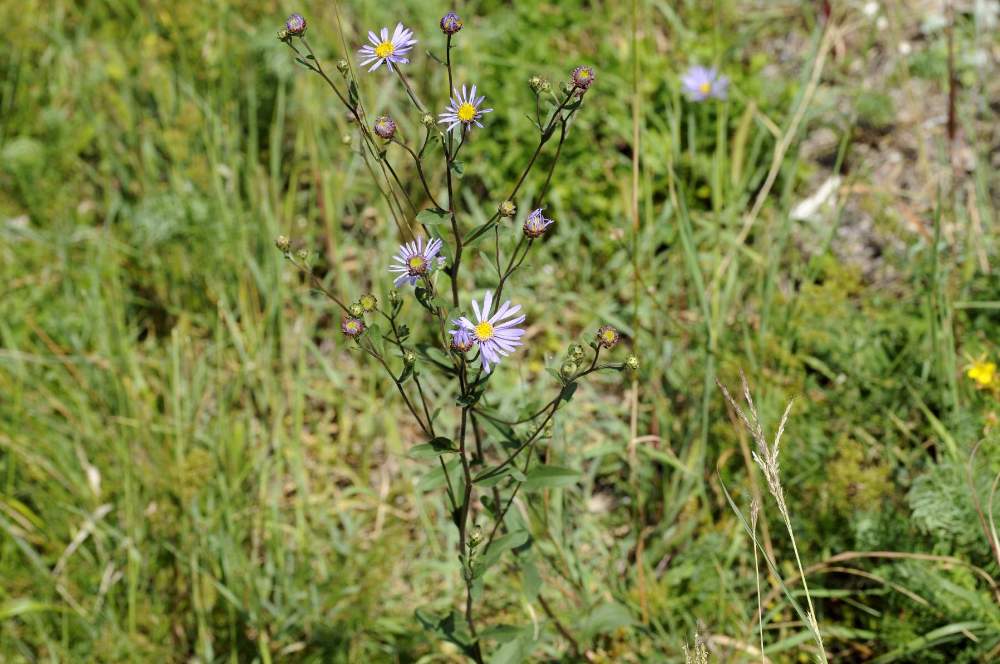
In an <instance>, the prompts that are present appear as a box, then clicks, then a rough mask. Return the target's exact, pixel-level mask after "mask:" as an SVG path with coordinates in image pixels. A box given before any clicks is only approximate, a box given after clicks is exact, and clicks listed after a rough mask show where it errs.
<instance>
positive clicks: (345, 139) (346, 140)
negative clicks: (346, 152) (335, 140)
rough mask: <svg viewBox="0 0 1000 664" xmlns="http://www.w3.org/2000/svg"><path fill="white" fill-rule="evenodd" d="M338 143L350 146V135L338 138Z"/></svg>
mask: <svg viewBox="0 0 1000 664" xmlns="http://www.w3.org/2000/svg"><path fill="white" fill-rule="evenodd" d="M340 142H341V143H343V144H344V145H350V144H351V135H350V134H344V135H343V136H341V137H340Z"/></svg>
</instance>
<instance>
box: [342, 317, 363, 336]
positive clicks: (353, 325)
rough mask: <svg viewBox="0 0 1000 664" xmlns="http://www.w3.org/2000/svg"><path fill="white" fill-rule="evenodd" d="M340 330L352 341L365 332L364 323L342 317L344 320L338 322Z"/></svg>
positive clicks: (359, 320) (353, 318)
mask: <svg viewBox="0 0 1000 664" xmlns="http://www.w3.org/2000/svg"><path fill="white" fill-rule="evenodd" d="M340 329H341V331H342V332H343V333H344V334H346V335H347V336H349V337H351V338H352V339H354V338H355V337H359V336H361V334H362V333H363V332H364V331H365V322H364V321H363V320H361V319H360V318H355V317H354V316H344V320H342V321H340Z"/></svg>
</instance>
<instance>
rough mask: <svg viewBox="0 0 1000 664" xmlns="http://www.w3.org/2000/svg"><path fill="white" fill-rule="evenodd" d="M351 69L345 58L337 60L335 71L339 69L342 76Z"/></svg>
mask: <svg viewBox="0 0 1000 664" xmlns="http://www.w3.org/2000/svg"><path fill="white" fill-rule="evenodd" d="M350 70H351V65H350V63H349V62H348V61H347V60H337V71H339V72H340V73H341V74H343V75H344V76H347V72H349V71H350Z"/></svg>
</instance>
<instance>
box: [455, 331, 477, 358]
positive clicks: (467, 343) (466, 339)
mask: <svg viewBox="0 0 1000 664" xmlns="http://www.w3.org/2000/svg"><path fill="white" fill-rule="evenodd" d="M474 344H475V339H474V338H473V336H472V333H471V332H469V331H468V330H466V329H465V328H464V327H460V328H458V329H457V330H454V331H452V333H451V349H452V350H455V351H458V352H459V353H467V352H469V351H470V350H472V346H473V345H474Z"/></svg>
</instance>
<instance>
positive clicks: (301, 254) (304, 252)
mask: <svg viewBox="0 0 1000 664" xmlns="http://www.w3.org/2000/svg"><path fill="white" fill-rule="evenodd" d="M295 257H296V258H298V259H299V260H300V261H304V260H306V259H307V258H309V250H308V249H299V250H298V251H296V252H295Z"/></svg>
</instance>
